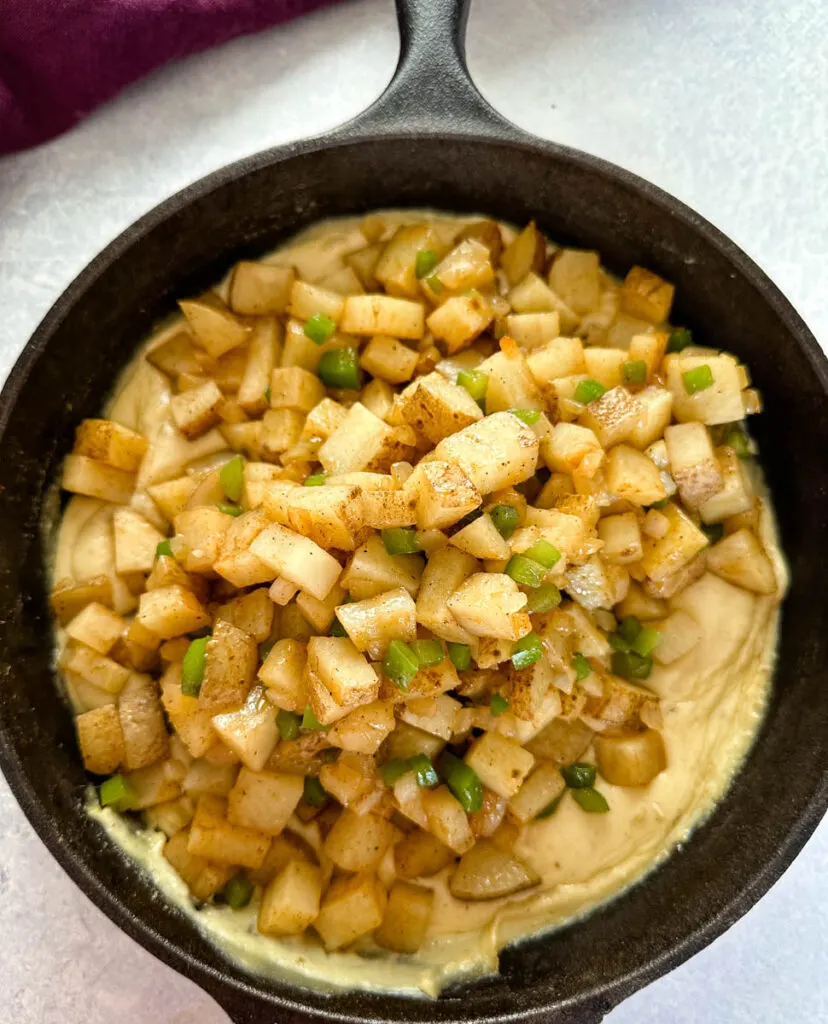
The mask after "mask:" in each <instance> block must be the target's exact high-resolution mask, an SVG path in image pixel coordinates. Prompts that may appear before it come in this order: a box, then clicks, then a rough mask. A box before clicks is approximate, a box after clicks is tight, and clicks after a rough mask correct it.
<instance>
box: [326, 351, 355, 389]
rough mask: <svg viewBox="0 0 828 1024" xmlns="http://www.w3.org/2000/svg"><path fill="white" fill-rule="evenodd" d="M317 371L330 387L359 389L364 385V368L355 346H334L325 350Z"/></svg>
mask: <svg viewBox="0 0 828 1024" xmlns="http://www.w3.org/2000/svg"><path fill="white" fill-rule="evenodd" d="M316 373H317V375H318V377H319V379H320V380H321V381H322V383H323V384H324V385H325V387H328V388H344V389H345V390H346V391H358V390H359V389H360V388H361V387H362V368H361V367H360V365H359V352H358V351H357V350H356V349H355V348H333V349H330V350H329V351H328V352H323V353H322V357H321V359H320V360H319V365H318V366H317V367H316Z"/></svg>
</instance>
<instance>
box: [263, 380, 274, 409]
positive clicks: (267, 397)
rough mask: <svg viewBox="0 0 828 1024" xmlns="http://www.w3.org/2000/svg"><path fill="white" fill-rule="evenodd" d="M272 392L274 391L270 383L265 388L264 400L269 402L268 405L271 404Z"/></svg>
mask: <svg viewBox="0 0 828 1024" xmlns="http://www.w3.org/2000/svg"><path fill="white" fill-rule="evenodd" d="M272 394H273V392H272V391H271V389H270V385H269V384H268V386H267V387H266V388H265V389H264V400H265V401H266V402H267V404H268V405H270V398H271V395H272Z"/></svg>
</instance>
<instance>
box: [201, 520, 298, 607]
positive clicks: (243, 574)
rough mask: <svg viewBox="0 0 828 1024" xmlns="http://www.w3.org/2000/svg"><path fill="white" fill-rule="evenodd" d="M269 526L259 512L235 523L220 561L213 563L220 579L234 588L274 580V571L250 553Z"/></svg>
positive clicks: (228, 530) (224, 539)
mask: <svg viewBox="0 0 828 1024" xmlns="http://www.w3.org/2000/svg"><path fill="white" fill-rule="evenodd" d="M269 525H270V520H269V519H268V517H267V516H266V515H265V514H264V513H263V512H261V510H259V509H255V510H254V511H252V512H246V513H244V514H243V515H241V516H238V517H237V518H235V519H233V521H232V522H231V524H230V526H229V527H228V529H227V531H226V532H225V534H224V536H223V537H222V540H221V551H220V552H219V557H218V558H217V559H216V561H215V562H214V563H213V569H214V570H215V571H216V572H217V573H218V574H219V576H223V577H224V579H226V580H228V581H229V582H230V583H232V584H233V586H234V587H252V586H255V585H256V584H257V583H268V582H269V581H270V580H272V579H273V576H274V570H273V569H272V568H271V567H270V566H269V565H267V564H266V563H264V562H263V561H262V560H261V559H260V558H257V557H256V556H255V555H254V554H252V553H251V551H250V550H249V548H250V545H251V544H252V543H253V541H254V540H255V539H256V537H258V535H259V534H260V533H261V532H262V530H263V529H264V528H265V527H267V526H269ZM291 596H293V595H292V594H291ZM288 600H289V599H288Z"/></svg>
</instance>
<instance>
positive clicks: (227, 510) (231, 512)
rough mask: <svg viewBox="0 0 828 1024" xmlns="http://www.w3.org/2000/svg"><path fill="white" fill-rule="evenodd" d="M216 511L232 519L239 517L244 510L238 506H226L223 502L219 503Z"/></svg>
mask: <svg viewBox="0 0 828 1024" xmlns="http://www.w3.org/2000/svg"><path fill="white" fill-rule="evenodd" d="M218 510H219V512H223V513H224V514H225V515H226V516H233V517H234V518H235V517H236V516H240V515H241V514H242V512H244V509H243V508H241V507H240V506H239V505H228V504H227V502H224V501H222V502H219V507H218Z"/></svg>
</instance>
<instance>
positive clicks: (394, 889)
mask: <svg viewBox="0 0 828 1024" xmlns="http://www.w3.org/2000/svg"><path fill="white" fill-rule="evenodd" d="M433 904H434V893H433V892H432V890H431V889H426V888H425V887H424V886H421V885H412V884H411V883H410V882H395V883H394V884H393V885H392V886H391V889H390V891H389V893H388V904H387V906H386V908H385V916H384V917H383V919H382V924H381V925H380V926H379V928H378V929H377V930H376V932H375V934H374V941H375V942H376V943H377V944H378V945H380V946H383V947H384V948H385V949H391V950H393V951H394V952H396V953H416V952H417V950H418V949H419V948H420V946H421V945H422V944H423V940H424V939H425V935H426V931H427V929H428V923H429V920H430V919H431V910H432V907H433Z"/></svg>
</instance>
